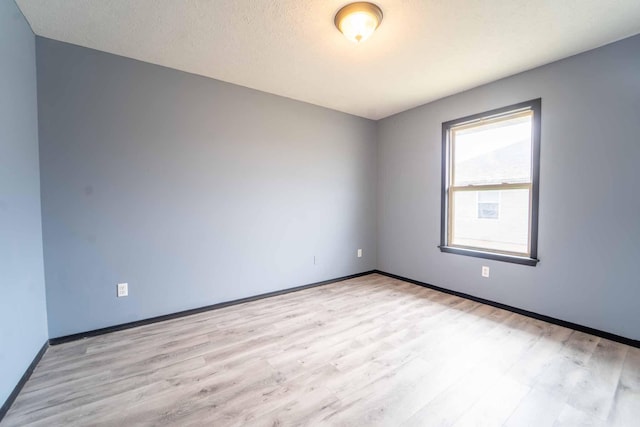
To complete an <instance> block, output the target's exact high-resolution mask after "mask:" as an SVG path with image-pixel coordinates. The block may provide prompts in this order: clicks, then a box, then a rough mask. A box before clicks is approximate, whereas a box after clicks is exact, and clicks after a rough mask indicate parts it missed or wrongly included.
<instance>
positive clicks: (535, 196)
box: [438, 98, 542, 266]
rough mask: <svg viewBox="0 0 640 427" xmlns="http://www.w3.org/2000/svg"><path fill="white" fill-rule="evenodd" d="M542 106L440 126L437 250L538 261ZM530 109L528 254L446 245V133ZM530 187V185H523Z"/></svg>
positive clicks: (501, 111)
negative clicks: (439, 193) (438, 230)
mask: <svg viewBox="0 0 640 427" xmlns="http://www.w3.org/2000/svg"><path fill="white" fill-rule="evenodd" d="M541 106H542V99H541V98H537V99H532V100H529V101H525V102H520V103H517V104H513V105H508V106H506V107H501V108H496V109H494V110H489V111H485V112H483V113H478V114H473V115H470V116H466V117H461V118H459V119H455V120H450V121H448V122H444V123H442V166H441V168H442V171H441V172H442V186H441V195H440V198H441V212H440V245H439V246H438V247H439V248H440V251H441V252H447V253H452V254H458V255H467V256H472V257H477V258H486V259H492V260H497V261H505V262H512V263H516V264H522V265H529V266H535V265H536V264H537V263H538V262H539V261H540V260H539V259H538V204H539V185H540V131H541ZM527 110H530V111H531V112H532V113H533V117H532V140H531V144H532V146H531V168H532V170H531V184H530V186H531V195H530V197H531V209H530V212H529V221H530V224H529V239H530V242H529V250H530V254H529V256H528V257H526V256H518V255H514V254H508V253H501V252H500V251H490V250H482V249H471V248H462V247H458V246H448V245H447V243H448V240H447V239H448V238H449V223H448V222H449V215H448V210H449V171H450V166H449V165H450V163H449V162H450V159H451V153H450V152H449V151H450V143H449V134H450V133H449V130H450V129H451V128H452V127H454V126H456V127H459V126H460V125H467V124H468V125H475V124H480V123H483V122H487V121H490V120H495V119H497V118H500V117H502V116H506V115H512V114H514V113H517V112H518V111H527ZM526 186H527V187H529V184H526Z"/></svg>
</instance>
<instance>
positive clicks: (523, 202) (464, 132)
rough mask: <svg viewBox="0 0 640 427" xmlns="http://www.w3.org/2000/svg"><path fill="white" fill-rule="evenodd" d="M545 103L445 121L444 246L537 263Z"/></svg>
mask: <svg viewBox="0 0 640 427" xmlns="http://www.w3.org/2000/svg"><path fill="white" fill-rule="evenodd" d="M540 106H541V100H540V99H536V100H532V101H528V102H523V103H521V104H516V105H511V106H509V107H505V108H500V109H497V110H493V111H488V112H486V113H481V114H476V115H473V116H469V117H463V118H461V119H457V120H452V121H449V122H446V123H443V124H442V140H443V141H442V147H443V150H442V152H443V159H442V166H443V170H442V224H441V237H440V240H441V241H440V250H441V251H443V252H450V253H456V254H461V255H470V256H477V257H482V258H489V259H496V260H501V261H509V262H516V263H520V264H525V265H536V263H537V262H538V259H537V235H538V179H539V163H540Z"/></svg>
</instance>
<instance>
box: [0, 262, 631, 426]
mask: <svg viewBox="0 0 640 427" xmlns="http://www.w3.org/2000/svg"><path fill="white" fill-rule="evenodd" d="M299 424H306V425H345V426H346V425H349V426H373V425H385V426H387V425H388V426H467V425H484V426H503V425H504V426H535V427H541V426H601V425H612V426H638V425H640V349H637V348H633V347H629V346H625V345H622V344H618V343H615V342H611V341H608V340H605V339H601V338H598V337H595V336H592V335H587V334H584V333H581V332H576V331H573V330H570V329H566V328H562V327H559V326H555V325H551V324H548V323H545V322H541V321H537V320H532V319H530V318H527V317H523V316H520V315H517V314H513V313H510V312H508V311H504V310H500V309H496V308H493V307H490V306H486V305H483V304H479V303H476V302H472V301H468V300H464V299H460V298H457V297H454V296H450V295H447V294H442V293H439V292H435V291H431V290H428V289H425V288H421V287H418V286H415V285H412V284H408V283H405V282H401V281H397V280H394V279H390V278H388V277H385V276H381V275H377V274H373V275H369V276H364V277H360V278H357V279H352V280H348V281H345V282H340V283H335V284H332V285H327V286H322V287H318V288H313V289H308V290H305V291H300V292H296V293H291V294H287V295H282V296H278V297H273V298H269V299H264V300H260V301H255V302H251V303H247V304H242V305H237V306H233V307H228V308H225V309H221V310H215V311H210V312H206V313H202V314H198V315H194V316H191V317H186V318H181V319H176V320H172V321H167V322H163V323H156V324H153V325H148V326H143V327H139V328H135V329H129V330H126V331H121V332H116V333H112V334H108V335H103V336H99V337H94V338H88V339H85V340H81V341H76V342H71V343H67V344H62V345H59V346H55V347H51V348H49V350H48V351H47V353H46V354H45V355H44V357H43V359H42V361H41V362H40V364H39V365H38V367H37V369H36V370H35V372H34V374H33V376H32V377H31V379H30V380H29V381H28V382H27V384H26V385H25V387H24V389H23V391H22V392H21V393H20V395H19V396H18V398H17V400H16V401H15V403H14V405H13V407H12V408H11V409H10V411H9V413H8V414H7V416H6V417H5V419H4V421H3V422H2V426H5V425H6V426H24V425H37V426H57V425H64V426H68V425H113V426H119V427H124V426H132V425H177V426H191V425H194V426H200V425H210V426H227V425H230V426H239V425H255V426H274V425H284V426H287V425H299Z"/></svg>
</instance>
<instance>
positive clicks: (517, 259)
mask: <svg viewBox="0 0 640 427" xmlns="http://www.w3.org/2000/svg"><path fill="white" fill-rule="evenodd" d="M438 247H439V248H440V251H441V252H447V253H450V254H458V255H466V256H472V257H476V258H486V259H492V260H495V261H504V262H512V263H514V264H521V265H530V266H532V267H535V266H536V264H538V263H539V262H540V260H539V259H537V258H529V257H521V256H516V255H507V254H499V253H496V252H484V251H476V250H473V249H463V248H456V247H452V246H438Z"/></svg>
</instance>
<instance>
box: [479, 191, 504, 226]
mask: <svg viewBox="0 0 640 427" xmlns="http://www.w3.org/2000/svg"><path fill="white" fill-rule="evenodd" d="M476 194H477V195H478V219H499V218H500V192H499V191H478V192H477V193H476Z"/></svg>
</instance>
